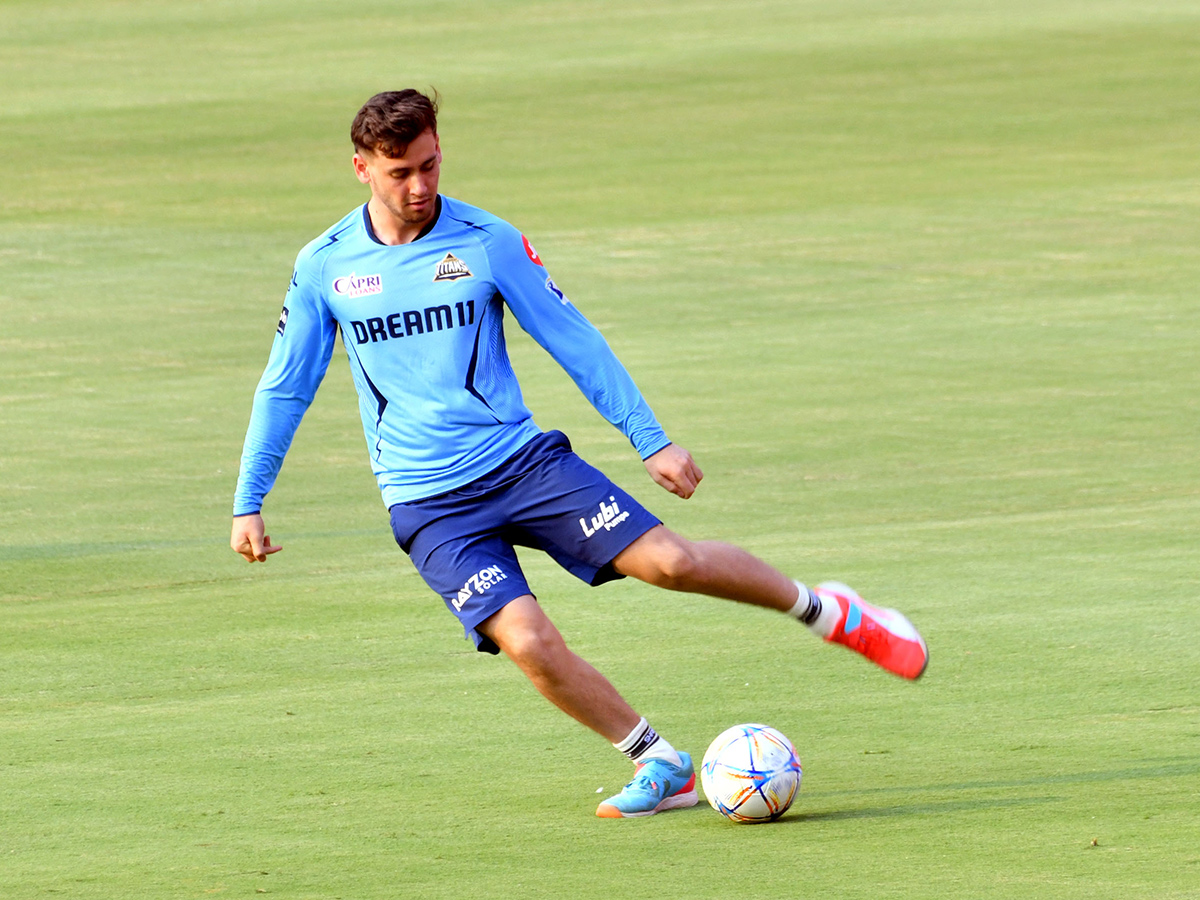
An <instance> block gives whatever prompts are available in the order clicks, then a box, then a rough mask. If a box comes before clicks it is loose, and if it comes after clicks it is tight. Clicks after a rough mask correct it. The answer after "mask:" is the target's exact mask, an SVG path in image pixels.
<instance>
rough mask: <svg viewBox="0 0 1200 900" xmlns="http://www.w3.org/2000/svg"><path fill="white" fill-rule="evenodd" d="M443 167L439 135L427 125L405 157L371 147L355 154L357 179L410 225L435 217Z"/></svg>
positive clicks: (395, 214)
mask: <svg viewBox="0 0 1200 900" xmlns="http://www.w3.org/2000/svg"><path fill="white" fill-rule="evenodd" d="M441 169H442V149H441V147H440V146H439V144H438V137H437V135H436V134H435V133H434V132H433V131H432V130H430V129H428V128H427V129H425V130H424V131H423V132H421V134H420V135H418V136H417V137H416V138H415V139H414V140H413V141H412V143H410V144H409V145H408V147H406V148H405V150H404V155H403V156H399V157H392V156H384V155H382V154H380V153H375V152H374V151H371V150H360V151H359V152H358V153H355V154H354V174H355V175H357V176H358V180H359V181H361V182H362V183H363V184H368V185H370V186H371V195H372V196H373V197H374V198H375V199H376V200H378V201H379V202H380V203H382V204H383V205H384V207H386V209H387V211H388V212H390V213H391V214H392V215H393V216H394V217H395V218H396V219H397V220H398V222H401V223H403V224H405V225H410V226H417V227H420V226H423V225H424V224H425V223H426V222H428V221H429V219H430V218H431V217H432V216H433V213H434V210H435V209H436V208H437V189H438V176H439V175H440V174H441Z"/></svg>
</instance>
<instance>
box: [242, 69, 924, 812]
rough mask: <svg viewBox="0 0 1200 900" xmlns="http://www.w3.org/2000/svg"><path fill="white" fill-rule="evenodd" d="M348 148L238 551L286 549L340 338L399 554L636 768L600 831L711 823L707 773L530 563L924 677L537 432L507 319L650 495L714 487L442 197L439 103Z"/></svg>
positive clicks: (592, 350) (593, 335) (603, 351)
mask: <svg viewBox="0 0 1200 900" xmlns="http://www.w3.org/2000/svg"><path fill="white" fill-rule="evenodd" d="M435 97H436V95H435ZM351 140H352V142H353V144H354V149H355V153H354V158H353V165H354V172H355V175H356V176H357V177H358V180H359V181H361V182H362V183H363V184H365V185H368V186H369V187H370V190H371V197H370V200H368V201H367V203H366V204H364V205H363V206H362V207H360V208H358V209H355V210H354V211H353V212H351V213H350V214H349V215H347V216H346V217H345V218H344V219H342V220H341V221H340V222H338V223H337V224H336V225H334V226H333V227H332V228H330V229H329V230H328V231H326V232H325V233H324V234H323V235H321V236H320V237H319V238H317V239H316V240H315V241H313V242H312V243H311V244H309V245H308V246H307V247H305V248H304V249H303V250H302V251H301V253H300V255H299V257H298V259H297V261H296V268H295V272H294V273H293V275H292V282H291V286H290V287H289V289H288V292H287V297H286V300H285V305H284V308H283V314H282V315H281V317H280V320H279V326H278V329H277V333H276V336H275V339H274V344H273V346H272V348H271V356H270V360H269V361H268V363H267V367H266V371H265V372H264V373H263V376H262V379H261V381H260V382H259V385H258V390H257V392H256V393H255V398H254V408H253V412H252V414H251V419H250V426H249V430H248V432H247V435H246V443H245V447H244V450H243V453H242V463H241V474H240V477H239V479H238V486H237V492H236V496H235V503H234V519H233V532H232V536H231V539H230V544H231V546H232V547H233V549H234V550H235V551H237V552H238V553H240V554H241V555H242V556H243V557H245V558H246V560H248V561H250V562H255V561H258V562H262V561H265V560H266V558H267V557H268V556H269V555H271V554H273V553H276V552H278V551H279V550H280V549H282V548H281V547H280V546H278V545H275V544H272V543H271V539H270V537H269V536H266V535H265V533H264V526H263V520H262V516H261V508H262V502H263V499H264V498H265V496H266V494H267V492H268V491H269V490H270V489H271V487H272V486H273V484H274V482H275V477H276V475H277V474H278V472H279V468H280V466H281V465H282V462H283V458H284V455H285V454H286V452H287V449H288V446H289V445H290V443H291V439H292V436H293V435H294V433H295V430H296V427H297V426H298V425H299V423H300V419H301V417H302V416H303V415H304V412H305V410H306V409H307V408H308V405H309V404H310V403H311V402H312V398H313V395H314V394H315V392H316V390H317V387H318V385H319V384H320V382H321V379H322V378H323V377H324V375H325V370H326V367H327V366H328V364H329V359H330V356H331V354H332V352H333V344H334V339H335V336H336V334H337V333H338V332H339V331H340V333H341V335H342V342H343V344H344V345H345V347H346V351H347V356H348V357H349V362H350V369H351V372H352V373H353V376H354V384H355V387H356V388H357V391H358V397H359V411H360V413H361V415H362V421H363V429H364V432H365V435H366V439H367V447H368V451H369V453H370V457H371V465H372V468H373V470H374V472H375V476H376V478H377V480H378V482H379V486H380V490H381V491H382V494H383V500H384V503H385V505H386V506H387V507H388V509H389V511H390V513H391V522H392V530H393V532H394V533H395V537H396V541H397V543H399V545H400V546H401V548H402V549H403V550H404V551H405V552H406V553H408V554H409V556H410V557H411V558H412V560H413V562H414V564H415V565H416V567H417V570H418V571H419V572H420V573H421V576H422V577H423V578H424V579H425V581H426V582H427V583H428V584H429V586H430V587H431V588H433V590H435V591H436V592H437V593H439V594H440V595H441V596H442V598H443V599H444V600H445V602H446V606H447V608H449V610H450V611H451V612H452V613H454V615H456V616H457V617H458V619H459V621H460V622H461V623H462V625H463V628H464V630H465V632H466V634H467V636H468V637H469V638H470V639H471V640H473V641H474V643H475V645H476V647H477V648H478V649H479V650H483V651H487V652H491V653H497V652H499V651H503V652H504V653H505V654H506V655H507V656H508V657H509V658H510V659H512V660H513V662H515V663H516V664H517V666H519V667H520V668H521V670H522V671H523V672H524V673H525V674H526V675H527V676H528V677H529V679H530V680H531V681H532V682H533V683H534V685H535V686H536V687H537V689H538V690H539V691H540V692H541V693H542V694H543V695H544V696H545V697H546V698H547V699H549V700H550V701H551V702H552V703H554V704H555V705H557V706H558V707H559V708H560V709H562V710H563V711H564V712H566V713H567V714H569V715H570V716H572V717H574V718H575V719H577V720H578V721H579V722H581V723H582V724H584V725H586V726H587V727H589V728H591V729H593V730H594V731H596V732H597V733H599V734H601V735H603V736H604V737H605V738H606V739H607V740H609V741H611V742H612V743H613V745H614V746H615V747H616V748H617V749H618V750H620V751H622V752H623V753H625V754H626V755H627V756H628V757H629V758H630V759H632V760H633V761H634V762H635V763H636V764H637V770H636V772H635V776H634V779H633V780H632V781H631V782H630V783H629V784H628V785H626V786H625V788H624V789H623V790H622V791H621V792H620V793H619V794H617V795H616V796H614V797H610V798H609V799H608V800H605V801H604V802H603V803H601V804H600V807H599V809H598V810H597V815H599V816H603V817H612V818H620V817H634V816H647V815H652V814H654V813H656V812H660V811H662V810H664V809H672V808H677V807H683V806H691V805H693V804H694V803H696V800H697V795H696V790H695V773H694V771H693V767H692V760H691V757H689V755H688V754H687V753H685V752H682V751H677V750H676V749H675V748H674V747H672V746H671V744H670V743H668V742H667V741H666V740H665V739H664V738H663V737H661V736H659V735H658V734H656V732H655V731H654V729H653V728H651V727H650V725H649V724H648V723H647V722H646V720H645V719H644V718H642V717H640V716H639V715H638V713H637V712H635V711H634V710H633V709H632V708H631V707H630V706H629V704H628V703H626V702H625V700H624V699H623V698H622V697H621V695H620V694H618V693H617V691H616V690H615V689H614V688H613V686H612V685H611V684H610V683H609V682H608V680H607V679H605V678H604V676H603V675H601V674H600V673H599V672H597V671H596V670H595V669H594V668H592V666H591V665H589V664H588V663H587V662H585V661H584V660H583V659H581V658H580V657H578V656H576V655H575V654H574V653H572V652H571V651H570V650H569V649H567V646H566V645H565V644H564V642H563V639H562V637H561V635H560V634H559V632H558V630H557V629H556V628H555V627H554V625H553V624H552V623H551V622H550V620H549V619H548V618H547V617H546V615H545V614H544V613H543V612H542V610H541V608H540V607H539V606H538V603H537V601H536V599H535V598H534V595H533V593H532V591H531V590H530V588H529V586H528V584H527V583H526V581H525V578H524V575H523V574H522V572H521V569H520V566H519V565H518V563H517V557H516V555H515V553H514V551H513V546H514V545H521V546H530V547H536V548H539V549H541V550H544V551H545V552H546V553H548V554H550V556H552V557H553V558H554V559H555V560H556V561H557V562H558V563H559V564H560V565H562V566H563V567H564V568H566V569H567V570H568V571H570V572H571V573H572V574H574V575H576V576H578V577H579V578H581V579H583V580H584V581H586V582H588V583H589V584H593V585H598V584H601V583H603V582H605V581H610V580H613V579H617V578H622V577H624V576H632V577H634V578H638V579H641V580H642V581H645V582H648V583H650V584H654V585H658V586H660V587H664V588H669V589H671V590H676V591H690V592H695V593H702V594H708V595H711V596H714V597H723V598H726V599H730V600H737V601H741V602H743V603H751V604H754V605H757V606H763V607H768V608H771V609H777V610H779V611H781V612H784V613H788V614H790V615H792V616H794V617H795V618H797V619H800V620H801V621H802V622H804V623H805V624H806V625H808V627H809V628H810V629H812V630H813V631H814V632H816V633H817V634H818V635H820V636H821V637H823V638H825V639H826V640H828V641H831V642H837V643H841V644H844V645H845V646H847V647H850V648H851V649H853V650H856V651H857V652H859V653H861V654H863V655H864V656H866V657H867V658H869V659H871V660H873V661H874V662H876V663H878V664H879V665H881V666H883V667H884V668H886V669H888V670H889V671H892V672H894V673H896V674H898V675H900V676H902V677H905V678H910V679H915V678H917V677H919V676H920V675H921V673H922V672H923V671H924V669H925V665H926V662H927V660H928V654H927V652H926V649H925V644H924V642H923V641H922V640H921V637H920V635H918V634H917V632H916V630H915V629H914V628H913V627H912V625H911V624H910V623H909V622H908V620H907V619H905V618H904V617H903V616H901V615H900V614H899V613H897V612H895V611H893V610H881V609H877V608H875V607H873V606H870V605H868V604H867V603H865V602H863V600H862V599H861V598H860V597H859V596H858V595H857V594H855V593H854V592H853V591H852V590H850V589H849V588H847V587H846V586H845V585H840V584H836V583H827V584H823V585H819V586H818V587H817V588H816V589H814V590H809V589H808V588H807V587H805V586H804V585H803V584H801V583H800V582H795V581H792V580H791V579H789V578H787V577H786V576H784V575H783V574H781V573H780V572H778V571H776V570H775V569H773V568H771V567H770V566H768V565H767V564H766V563H764V562H762V561H760V560H758V559H756V558H755V557H753V556H751V555H750V554H748V553H746V552H745V551H743V550H740V549H738V548H736V547H732V546H729V545H727V544H721V543H715V542H704V543H693V542H691V541H688V540H686V539H684V538H682V537H680V536H679V535H677V534H674V533H672V532H671V531H669V530H667V529H666V528H665V527H664V526H663V525H662V523H660V522H659V521H658V519H657V518H655V517H654V516H653V515H651V514H650V513H649V512H647V511H646V510H645V509H644V508H643V507H642V506H641V505H640V504H639V503H638V502H637V501H636V500H634V499H633V498H632V497H631V496H630V495H629V494H627V493H625V492H624V491H622V490H621V489H620V488H619V487H617V486H616V485H615V484H613V483H612V482H610V481H609V480H608V479H607V478H606V477H605V476H604V475H603V474H602V473H600V472H599V471H597V470H596V469H593V468H592V467H591V466H589V465H587V464H586V463H585V462H583V460H581V459H580V458H579V457H578V456H576V455H575V454H574V453H572V452H571V447H570V444H569V443H568V442H567V439H566V437H565V436H564V435H562V434H561V433H559V432H555V431H551V432H549V433H543V432H542V431H541V430H540V429H539V428H538V427H537V426H535V425H534V424H533V420H532V417H531V414H530V412H529V410H528V409H527V408H526V407H525V404H524V402H523V400H522V398H521V392H520V388H519V386H518V385H517V381H516V378H515V376H514V374H513V371H512V367H511V365H510V364H509V360H508V354H507V351H506V349H505V343H504V331H503V325H502V319H503V315H504V309H505V307H506V306H507V308H508V309H509V310H510V311H511V312H512V313H513V315H514V316H516V319H517V321H518V322H519V323H520V325H521V327H522V328H524V329H525V331H527V332H528V333H529V334H530V335H532V336H533V338H534V339H535V340H536V341H537V342H538V343H539V344H541V345H542V346H543V347H544V348H545V349H546V350H547V351H548V352H549V353H550V354H551V355H552V356H553V357H554V359H555V360H557V361H558V363H559V364H560V365H561V366H562V367H563V368H564V369H565V370H566V371H567V372H568V373H569V374H570V376H571V378H572V379H574V381H575V383H576V384H577V385H578V386H579V388H580V390H581V391H582V392H583V394H584V395H585V396H586V397H587V398H588V400H589V401H591V403H592V405H593V406H595V407H596V409H597V410H598V411H599V412H600V414H601V415H603V416H604V417H605V418H606V419H608V421H610V422H611V423H612V424H613V425H614V426H616V427H617V428H618V429H620V430H621V432H622V433H624V434H625V435H626V436H627V437H628V438H629V440H630V442H631V443H632V444H633V446H634V448H635V449H636V450H637V452H638V453H639V455H640V456H641V457H642V459H643V460H644V462H645V465H646V469H647V471H648V472H649V474H650V477H651V478H653V479H654V480H655V481H656V482H658V484H660V485H662V487H664V488H666V489H667V490H669V491H671V492H672V493H674V494H677V495H678V496H680V497H682V498H684V499H687V498H689V497H691V496H692V494H693V492H694V491H695V490H696V486H697V485H698V484H699V483H700V479H701V478H702V477H703V473H702V472H701V471H700V468H699V466H697V465H696V462H695V461H694V460H693V459H692V456H691V454H690V453H688V451H686V450H684V449H683V448H682V447H680V446H678V445H677V444H673V443H671V442H670V441H669V440H668V438H667V436H666V434H665V433H664V431H663V429H662V427H661V426H660V425H659V423H658V422H657V420H656V419H655V417H654V414H653V413H652V412H651V411H650V407H649V406H648V405H647V404H646V401H645V400H644V399H643V398H642V396H641V394H640V393H639V392H638V389H637V387H636V386H635V385H634V383H633V381H632V379H631V378H630V377H629V375H628V373H627V372H626V371H625V369H624V368H623V367H622V366H621V364H620V362H619V361H618V360H617V358H616V357H615V356H614V355H613V353H612V351H611V350H610V349H609V347H608V345H607V343H606V342H605V340H604V338H603V337H602V336H601V335H600V333H599V332H598V331H597V330H596V329H595V328H594V327H593V326H592V325H591V324H590V323H589V322H588V321H587V320H586V319H585V318H584V317H583V316H582V315H581V314H580V313H579V312H578V311H577V310H576V309H575V307H574V306H573V305H572V304H571V303H570V301H569V300H568V299H567V298H566V296H565V295H564V294H563V292H562V291H561V290H559V289H558V287H557V286H556V285H555V283H554V281H553V280H552V279H551V278H550V277H549V275H548V274H547V272H546V269H545V267H544V266H543V264H542V260H541V259H540V257H539V256H538V254H537V252H536V251H535V250H534V248H533V245H532V244H530V243H529V241H528V240H527V239H526V238H525V237H524V236H523V235H522V234H521V233H520V232H519V231H517V230H516V229H515V228H513V227H512V226H511V225H509V224H508V223H507V222H504V221H502V220H501V219H498V218H496V217H495V216H493V215H490V214H489V213H487V212H484V211H483V210H481V209H477V208H475V207H473V206H468V205H467V204H465V203H462V202H460V201H458V200H454V199H451V198H449V197H443V196H441V195H440V194H438V176H439V172H440V168H441V163H442V151H441V146H440V143H439V140H438V132H437V106H436V102H435V100H434V99H430V98H429V97H426V96H425V95H423V94H421V93H419V92H417V91H413V90H404V91H397V92H387V93H382V94H378V95H376V96H374V97H372V98H371V99H370V100H368V101H367V103H366V104H365V105H364V106H363V107H362V109H361V110H359V112H358V115H357V116H356V117H355V119H354V123H353V125H352V127H351Z"/></svg>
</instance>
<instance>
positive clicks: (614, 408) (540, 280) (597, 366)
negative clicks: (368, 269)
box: [487, 223, 699, 497]
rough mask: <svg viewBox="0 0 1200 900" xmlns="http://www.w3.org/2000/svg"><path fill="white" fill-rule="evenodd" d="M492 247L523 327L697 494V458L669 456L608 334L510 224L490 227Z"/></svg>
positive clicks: (653, 470)
mask: <svg viewBox="0 0 1200 900" xmlns="http://www.w3.org/2000/svg"><path fill="white" fill-rule="evenodd" d="M487 246H488V261H489V264H490V266H491V270H492V271H491V276H492V281H493V282H494V283H495V284H496V287H497V289H498V290H499V291H500V294H501V296H503V297H504V301H505V303H506V304H507V305H508V308H509V309H511V310H512V312H513V315H514V316H515V317H516V319H517V322H518V323H520V325H521V327H522V328H524V329H525V331H526V332H528V333H529V335H530V336H531V337H532V338H533V339H534V340H535V341H537V342H538V343H539V344H541V345H542V347H543V348H544V349H545V350H546V351H547V352H548V353H549V354H550V355H551V356H552V357H554V360H555V361H556V362H557V363H558V364H559V365H560V366H562V367H563V369H564V370H565V371H566V372H567V374H568V375H570V376H571V379H572V380H573V381H574V382H575V384H576V386H578V388H579V390H580V391H581V392H582V393H583V395H584V396H585V397H586V398H587V399H588V401H589V402H590V403H591V404H592V406H594V407H595V408H596V411H597V412H599V413H600V415H602V416H604V418H606V419H607V420H608V421H609V422H611V423H612V424H613V425H614V426H615V427H616V428H617V429H618V430H619V431H620V432H621V433H622V434H624V435H625V436H626V437H628V438H629V441H630V443H632V444H633V446H634V448H635V449H636V450H637V451H638V454H639V455H640V456H641V457H642V459H643V460H644V461H645V462H646V468H647V470H648V471H649V472H650V475H651V477H652V478H654V480H655V481H656V482H658V483H659V484H661V485H662V486H663V487H664V488H666V489H667V490H669V491H672V493H676V494H678V495H679V496H681V497H690V496H691V494H692V492H693V491H694V490H695V488H696V482H698V481H699V477H697V476H698V474H699V469H697V468H695V463H694V462H691V456H690V455H689V454H688V453H687V451H686V450H683V449H682V448H678V447H676V448H675V449H674V450H671V451H670V452H668V453H663V451H664V450H669V449H670V447H671V446H672V445H671V442H670V440H669V439H668V438H667V435H666V432H664V431H663V429H662V426H661V425H659V424H658V420H657V419H656V418H655V417H654V413H653V412H652V411H651V409H650V406H649V404H647V403H646V400H645V398H643V397H642V394H641V392H640V391H639V390H638V389H637V385H636V384H634V382H633V379H632V378H631V377H630V375H629V373H628V372H627V371H626V369H625V367H624V366H623V365H621V361H620V360H619V359H617V357H616V355H615V354H614V353H613V352H612V349H611V348H610V347H609V346H608V342H607V341H606V340H605V339H604V335H602V334H601V333H600V332H599V331H598V330H597V329H596V327H595V326H594V325H592V323H591V322H589V321H588V320H587V318H586V317H585V316H584V315H583V314H582V313H581V312H579V310H578V309H576V308H575V306H574V305H573V304H572V303H571V301H570V300H568V299H567V298H566V296H565V295H564V294H563V292H562V291H561V290H559V289H558V287H557V286H556V285H555V284H554V282H553V280H551V278H550V276H549V275H548V274H547V272H546V269H545V267H544V266H543V265H542V262H541V259H540V258H539V257H537V254H536V253H534V252H533V249H532V247H530V246H529V244H528V241H526V240H525V238H524V236H523V235H521V233H520V232H518V231H517V230H516V229H514V228H513V227H512V226H511V225H508V224H507V223H504V224H502V225H500V226H498V227H496V228H495V230H494V231H491V230H489V234H488V240H487ZM659 454H663V455H662V456H661V457H660V458H659V459H657V460H655V462H653V463H651V460H652V459H654V457H656V456H659ZM680 454H682V455H680ZM685 457H686V462H685V461H684V460H685Z"/></svg>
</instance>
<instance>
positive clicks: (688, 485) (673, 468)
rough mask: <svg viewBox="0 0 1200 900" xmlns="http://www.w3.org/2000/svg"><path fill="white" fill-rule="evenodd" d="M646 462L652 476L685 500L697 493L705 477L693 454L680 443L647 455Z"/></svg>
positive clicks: (647, 469)
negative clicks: (697, 486)
mask: <svg viewBox="0 0 1200 900" xmlns="http://www.w3.org/2000/svg"><path fill="white" fill-rule="evenodd" d="M645 464H646V471H647V472H649V473H650V477H651V478H653V479H654V480H655V481H657V482H658V483H659V484H660V485H662V486H663V487H664V488H666V489H667V490H668V491H670V492H671V493H672V494H676V495H678V496H680V497H682V498H683V499H684V500H686V499H687V498H688V497H690V496H692V494H694V493H696V485H698V484H699V483H700V479H701V478H703V477H704V473H703V472H701V471H700V467H699V466H698V465H696V461H695V460H694V459H692V454H690V453H688V452H687V451H686V450H684V449H683V448H682V447H680V446H679V445H678V444H667V446H665V447H663V448H662V449H661V450H659V451H658V452H657V453H655V454H654V455H653V456H650V457H647V458H646V459H645Z"/></svg>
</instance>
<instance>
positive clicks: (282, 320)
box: [275, 306, 287, 334]
mask: <svg viewBox="0 0 1200 900" xmlns="http://www.w3.org/2000/svg"><path fill="white" fill-rule="evenodd" d="M285 328H287V307H286V306H285V307H284V308H283V312H281V313H280V314H279V324H278V325H277V326H276V327H275V330H276V331H278V332H279V333H280V334H283V329H285Z"/></svg>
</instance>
